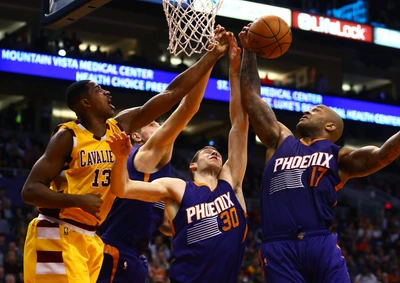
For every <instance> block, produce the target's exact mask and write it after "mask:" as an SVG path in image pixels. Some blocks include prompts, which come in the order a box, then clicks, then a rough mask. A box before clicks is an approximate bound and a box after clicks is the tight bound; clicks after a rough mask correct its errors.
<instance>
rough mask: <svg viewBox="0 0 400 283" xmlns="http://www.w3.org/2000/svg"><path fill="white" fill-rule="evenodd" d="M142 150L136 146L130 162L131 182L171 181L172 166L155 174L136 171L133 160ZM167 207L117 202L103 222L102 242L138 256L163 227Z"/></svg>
mask: <svg viewBox="0 0 400 283" xmlns="http://www.w3.org/2000/svg"><path fill="white" fill-rule="evenodd" d="M139 147H140V146H134V147H133V149H132V151H131V153H130V154H129V158H128V164H127V167H128V173H129V178H130V179H131V180H137V181H146V182H151V181H153V180H155V179H159V178H162V177H171V163H168V164H167V165H165V166H164V167H163V168H161V169H160V170H158V171H157V172H155V173H152V174H144V173H141V172H139V171H137V170H136V169H135V167H134V166H133V160H134V157H135V155H136V152H137V150H138V149H139ZM163 218H164V203H163V202H156V203H151V202H143V201H139V200H131V199H121V198H118V197H117V198H115V200H114V204H113V206H112V208H111V211H110V213H109V214H108V216H107V218H106V220H105V221H104V223H103V225H102V228H103V229H104V230H103V233H102V237H101V238H102V239H103V241H104V242H105V243H106V244H111V245H116V244H123V245H124V246H126V247H129V248H134V249H135V251H136V252H137V253H138V254H141V253H143V252H144V251H146V250H147V248H148V245H149V242H150V239H151V235H152V234H153V233H154V232H155V231H156V230H157V229H158V227H159V226H160V225H161V224H162V223H163Z"/></svg>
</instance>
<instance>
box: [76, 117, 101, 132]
mask: <svg viewBox="0 0 400 283" xmlns="http://www.w3.org/2000/svg"><path fill="white" fill-rule="evenodd" d="M78 121H79V122H80V123H81V124H82V125H83V126H84V127H85V128H86V129H87V130H88V131H89V132H91V133H92V134H94V135H95V136H97V137H102V136H104V135H105V134H106V131H107V124H106V123H105V120H104V118H99V117H84V118H82V117H81V118H78Z"/></svg>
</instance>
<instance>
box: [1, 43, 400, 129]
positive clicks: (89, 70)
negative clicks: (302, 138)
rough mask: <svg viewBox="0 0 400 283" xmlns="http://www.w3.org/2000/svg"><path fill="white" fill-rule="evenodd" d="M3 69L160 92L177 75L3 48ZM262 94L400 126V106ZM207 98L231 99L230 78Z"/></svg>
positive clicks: (282, 102)
mask: <svg viewBox="0 0 400 283" xmlns="http://www.w3.org/2000/svg"><path fill="white" fill-rule="evenodd" d="M0 55H1V57H0V71H3V72H11V73H16V74H24V75H32V76H40V77H46V78H55V79H63V80H69V81H79V80H92V81H95V82H97V83H98V84H100V85H102V86H104V87H107V86H109V87H110V86H112V87H117V88H125V89H132V90H136V91H146V92H154V93H159V92H162V91H163V90H164V89H165V88H166V87H167V86H168V84H169V83H170V82H171V81H172V80H173V79H174V78H175V77H176V75H177V74H176V73H170V72H164V71H159V70H153V69H146V68H141V67H133V66H125V65H117V64H109V63H104V62H95V61H88V60H80V59H74V58H66V57H60V56H52V55H45V54H38V53H32V52H23V51H17V50H6V49H0ZM261 96H262V98H263V99H264V100H265V101H266V102H267V103H268V104H269V105H271V107H272V108H274V109H279V110H286V111H292V112H303V111H306V110H309V109H310V108H311V107H313V106H315V105H318V104H325V105H327V106H329V107H331V108H333V109H334V110H335V111H336V112H337V113H338V114H339V115H340V116H341V117H342V118H343V119H348V120H354V121H361V122H368V123H375V124H381V125H389V126H395V127H399V126H400V107H398V106H391V105H384V104H379V103H373V102H365V101H359V100H353V99H347V98H341V97H332V96H326V95H321V94H317V93H309V92H301V91H296V90H289V89H283V88H277V87H270V86H262V87H261ZM204 97H205V98H206V99H211V100H218V101H224V102H229V82H228V81H227V80H218V79H213V78H211V79H210V80H209V83H208V85H207V89H206V94H205V96H204Z"/></svg>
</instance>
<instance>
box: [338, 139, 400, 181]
mask: <svg viewBox="0 0 400 283" xmlns="http://www.w3.org/2000/svg"><path fill="white" fill-rule="evenodd" d="M399 155H400V132H397V133H396V134H394V135H393V136H392V137H391V138H390V139H388V140H387V141H386V142H385V143H384V144H383V145H382V146H381V147H376V146H365V147H361V148H358V149H353V148H348V147H343V148H342V149H341V150H340V152H339V170H340V174H341V178H342V181H343V182H346V181H347V180H348V179H350V178H354V177H363V176H367V175H370V174H372V173H374V172H376V171H378V170H380V169H382V168H383V167H385V166H387V165H389V164H390V163H392V162H393V161H394V160H395V159H396V158H397V157H398V156H399Z"/></svg>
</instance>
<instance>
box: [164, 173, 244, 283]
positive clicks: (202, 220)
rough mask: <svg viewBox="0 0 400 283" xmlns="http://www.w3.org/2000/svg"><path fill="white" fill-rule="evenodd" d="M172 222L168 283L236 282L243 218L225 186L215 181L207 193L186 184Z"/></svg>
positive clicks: (242, 213) (240, 258) (237, 203)
mask: <svg viewBox="0 0 400 283" xmlns="http://www.w3.org/2000/svg"><path fill="white" fill-rule="evenodd" d="M172 223H173V228H174V237H173V240H172V248H173V258H174V261H173V263H172V266H171V269H170V279H171V282H172V283H177V282H179V283H181V282H182V283H191V282H193V283H194V282H199V283H201V282H209V283H213V282H224V283H236V282H237V278H238V274H239V271H240V266H241V263H242V259H243V253H244V240H245V238H246V233H247V219H246V215H245V212H244V210H243V208H242V206H241V205H240V203H239V201H238V200H237V198H236V196H235V193H234V191H233V189H232V187H231V185H230V184H229V183H227V182H226V181H223V180H219V181H218V185H217V187H216V189H215V190H214V191H211V190H210V188H209V187H208V186H207V185H205V184H197V183H195V182H187V183H186V188H185V192H184V195H183V197H182V202H181V205H180V208H179V210H178V212H177V214H176V216H175V218H174V220H173V222H172Z"/></svg>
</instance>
